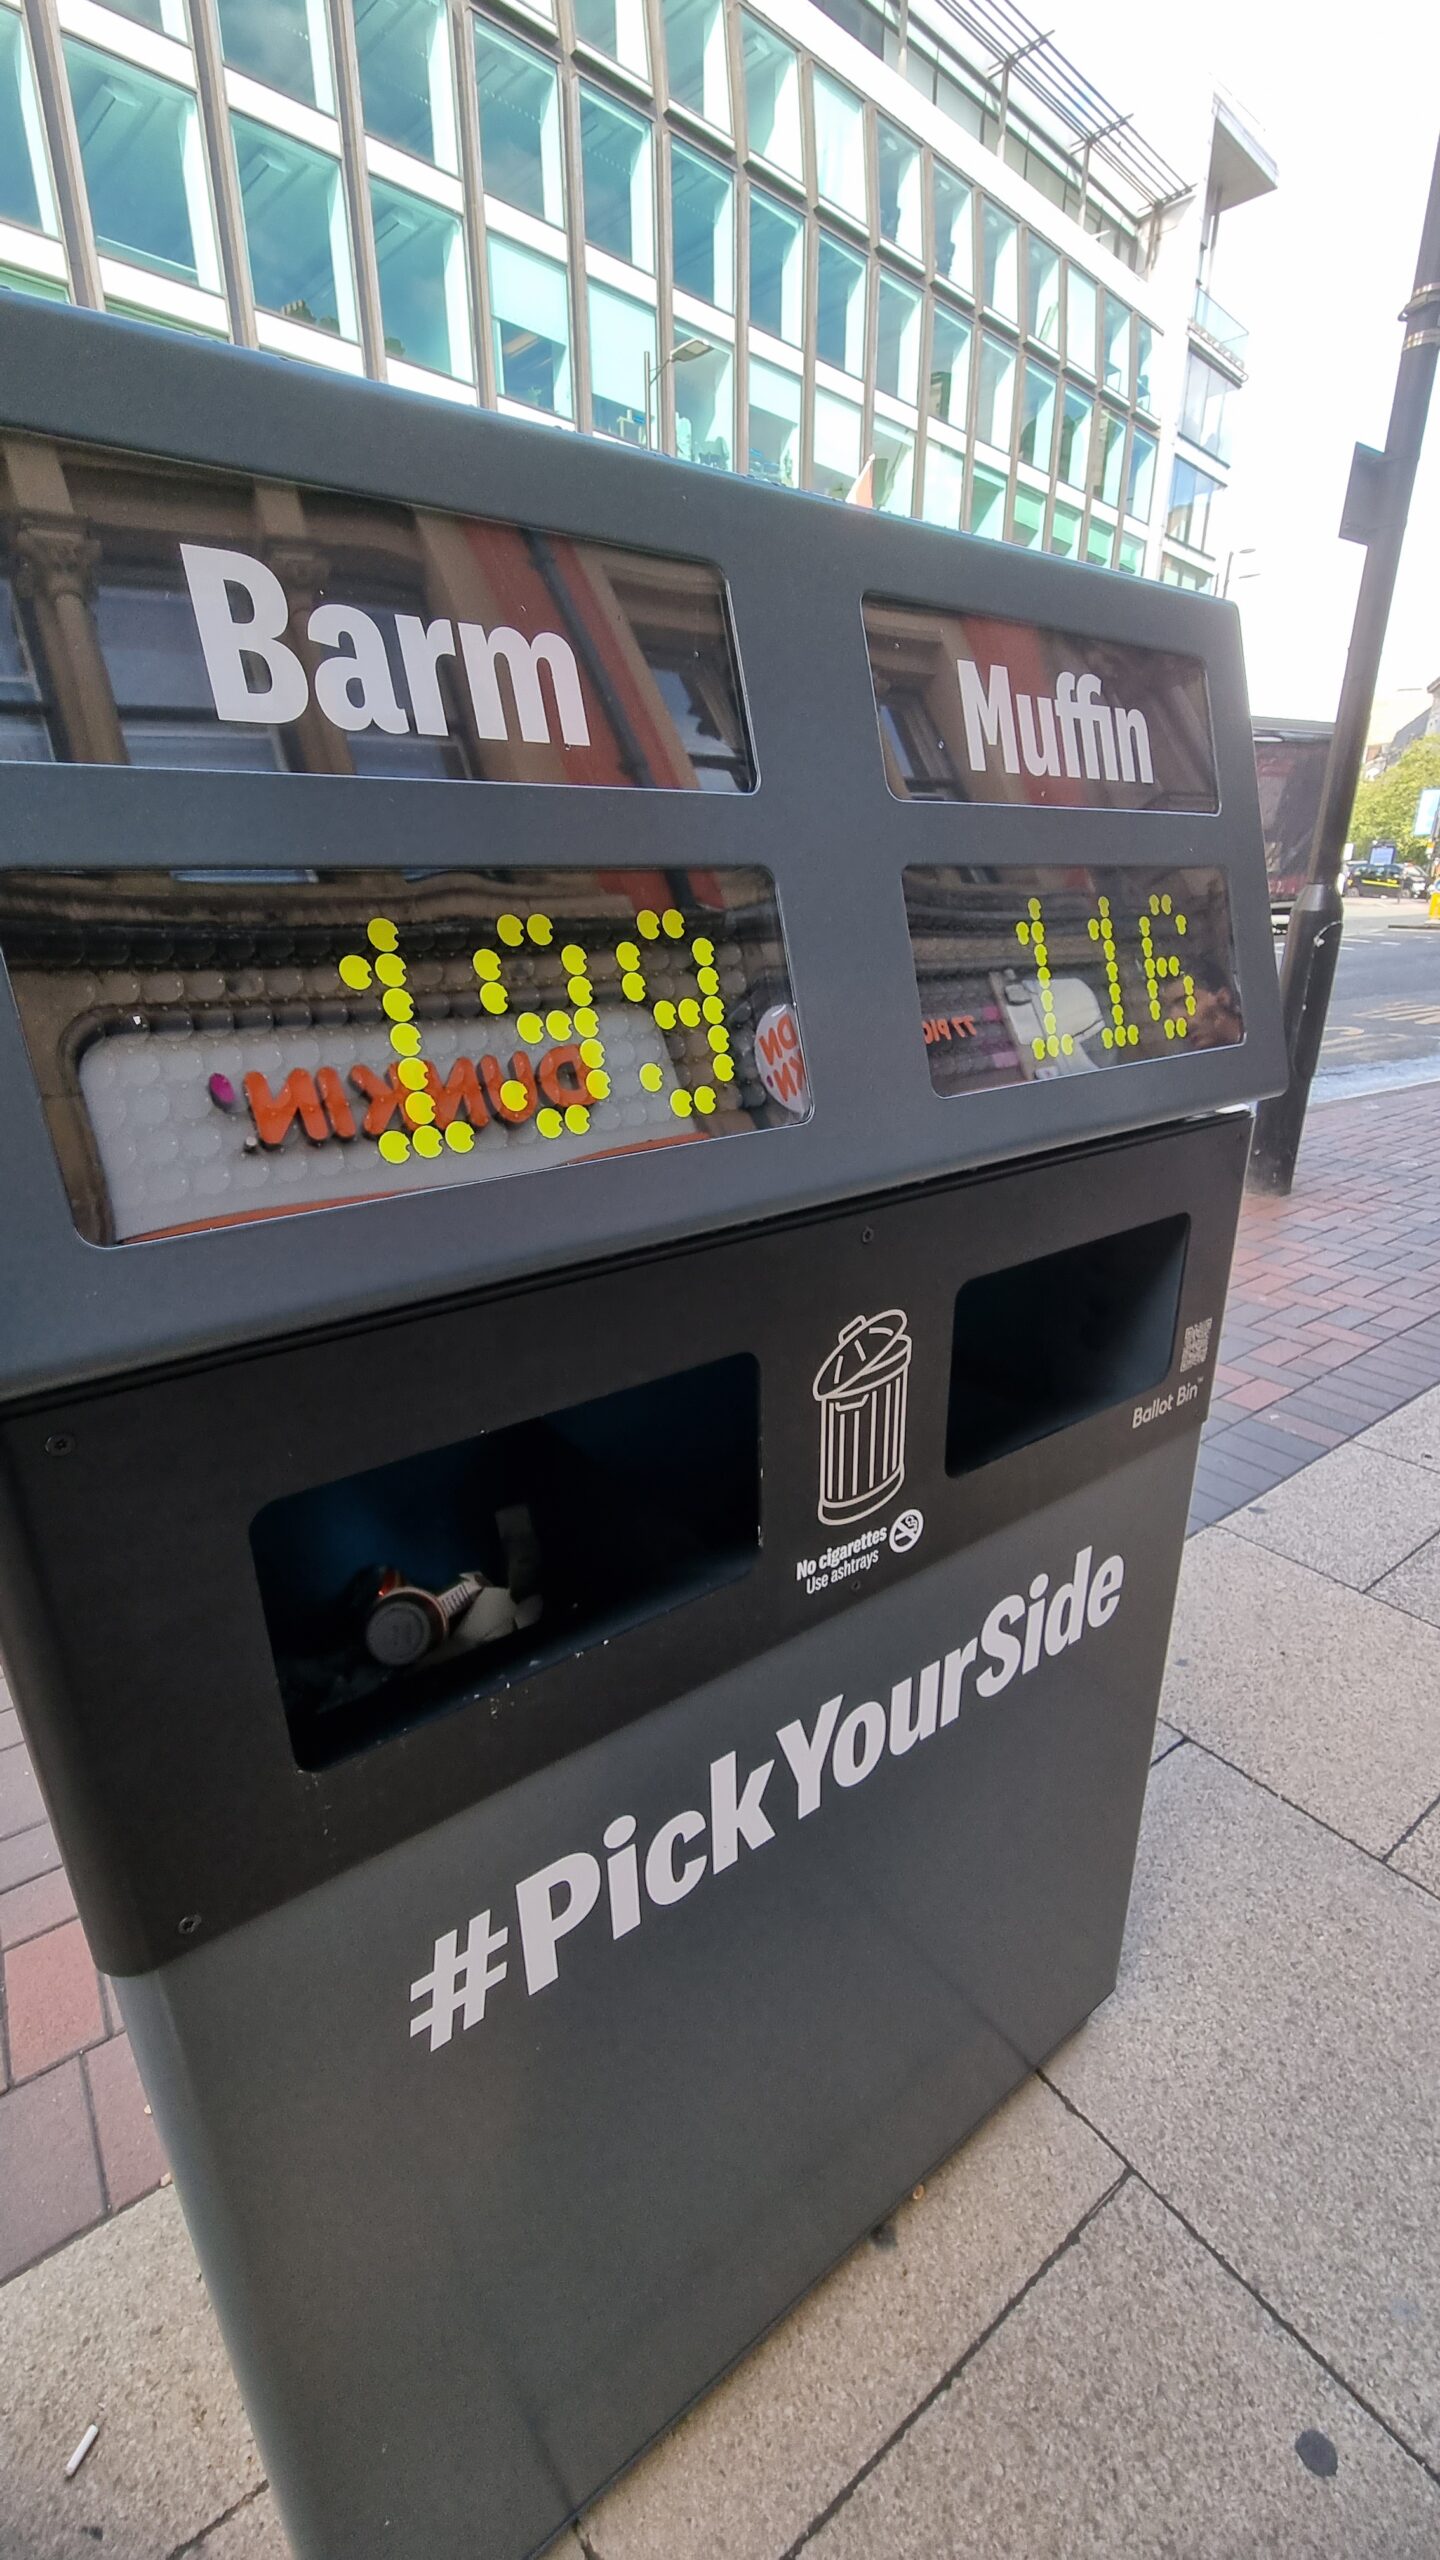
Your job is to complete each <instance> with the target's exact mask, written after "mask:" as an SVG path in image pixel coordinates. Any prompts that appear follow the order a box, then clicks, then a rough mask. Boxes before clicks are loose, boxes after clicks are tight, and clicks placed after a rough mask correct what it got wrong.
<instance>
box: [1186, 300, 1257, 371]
mask: <svg viewBox="0 0 1440 2560" xmlns="http://www.w3.org/2000/svg"><path fill="white" fill-rule="evenodd" d="M1190 318H1191V325H1192V327H1193V328H1194V330H1195V332H1196V335H1197V336H1198V337H1201V338H1203V339H1204V341H1205V343H1206V345H1207V346H1208V347H1213V348H1214V350H1215V353H1216V354H1217V355H1218V356H1222V357H1223V358H1224V360H1225V362H1226V363H1227V364H1228V365H1229V367H1230V369H1231V371H1232V372H1233V373H1237V374H1243V373H1244V371H1245V350H1246V348H1247V347H1248V346H1249V344H1250V332H1249V330H1248V329H1246V328H1243V327H1242V326H1241V323H1240V322H1239V321H1238V320H1237V319H1235V318H1234V317H1233V315H1232V314H1231V313H1230V312H1228V311H1227V310H1225V309H1224V307H1223V305H1222V304H1220V303H1218V302H1217V301H1216V300H1215V298H1214V295H1213V294H1209V293H1206V292H1205V291H1204V290H1203V288H1202V287H1201V286H1199V285H1197V286H1196V288H1195V308H1194V310H1193V311H1192V313H1191V315H1190Z"/></svg>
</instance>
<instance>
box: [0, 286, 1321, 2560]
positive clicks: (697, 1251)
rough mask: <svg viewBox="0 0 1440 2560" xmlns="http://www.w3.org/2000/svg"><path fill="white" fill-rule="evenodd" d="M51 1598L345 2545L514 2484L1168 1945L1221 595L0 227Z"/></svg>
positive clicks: (236, 2298) (1258, 1030)
mask: <svg viewBox="0 0 1440 2560" xmlns="http://www.w3.org/2000/svg"><path fill="white" fill-rule="evenodd" d="M0 384H3V386H4V389H3V394H0V400H3V425H0V581H3V583H0V644H3V647H4V649H5V650H6V652H7V654H6V656H5V661H4V663H5V664H6V665H7V666H8V667H10V668H12V669H13V670H15V673H14V674H13V676H12V677H11V678H10V679H9V692H8V696H7V702H6V716H7V717H9V718H10V720H11V725H10V727H9V728H8V729H5V730H3V732H0V734H3V737H5V738H8V740H9V745H8V746H3V747H0V958H3V963H4V988H3V992H0V1073H3V1090H4V1093H5V1096H6V1102H5V1109H4V1113H3V1115H0V1183H3V1194H4V1198H5V1201H6V1216H5V1219H4V1221H3V1227H0V1287H3V1294H4V1303H5V1307H6V1324H5V1326H4V1328H3V1333H0V1626H3V1640H4V1650H5V1655H6V1659H7V1662H8V1664H9V1667H10V1670H11V1674H12V1678H13V1682H14V1688H15V1694H16V1699H17V1703H18V1706H19V1709H20V1713H21V1717H22V1719H23V1722H24V1726H25V1730H26V1732H27V1734H28V1736H29V1739H30V1743H31V1747H32V1750H33V1753H34V1757H35V1761H36V1765H37V1768H38V1770H39V1772H40V1777H41V1783H42V1785H43V1787H44V1790H45V1793H46V1797H47V1801H48V1803H49V1806H50V1808H51V1810H52V1812H53V1816H54V1820H55V1824H56V1828H57V1832H58V1835H59V1837H60V1839H61V1842H62V1844H63V1848H64V1853H65V1857H66V1861H67V1864H68V1866H69V1870H70V1873H71V1876H72V1878H73V1881H74V1886H75V1891H76V1895H77V1899H78V1901H79V1904H80V1908H81V1911H82V1914H83V1917H84V1920H85V1924H86V1927H87V1929H88V1931H89V1934H90V1939H91V1943H92V1945H93V1947H94V1950H95V1954H96V1957H97V1960H98V1961H99V1963H100V1964H101V1965H102V1966H104V1967H105V1968H106V1969H107V1971H109V1972H110V1973H112V1974H113V1975H114V1976H115V1977H116V1982H117V1988H118V1997H119V2001H120V2005H121V2009H122V2011H123V2015H124V2018H125V2022H126V2025H127V2028H128V2030H129V2032H130V2035H131V2037H132V2039H133V2042H134V2047H135V2051H136V2054H137V2056H138V2059H139V2063H140V2068H141V2071H142V2074H143V2076H144V2080H145V2085H146V2089H147V2091H148V2093H149V2096H150V2099H151V2102H152V2104H153V2107H154V2111H155V2116H156V2119H157V2122H158V2124H159V2126H160V2129H161V2131H162V2133H163V2135H164V2138H165V2141H166V2144H167V2146H168V2149H169V2153H170V2157H171V2159H172V2161H173V2163H174V2168H175V2177H176V2184H177V2187H178V2190H179V2195H180V2199H181V2202H182V2204H183V2207H184V2210H185V2214H186V2217H187V2220H188V2222H189V2226H190V2229H191V2231H192V2233H193V2236H194V2239H195V2244H196V2247H197V2249H198V2251H199V2254H200V2258H201V2262H202V2265H203V2267H204V2270H205V2275H206V2280H207V2283H208V2285H209V2288H210V2292H211V2295H212V2298H213V2300H214V2304H215V2308H216V2311H217V2313H218V2315H219V2319H220V2322H221V2326H222V2328H223V2330H224V2334H225V2338H226V2342H227V2345H228V2348H229V2351H230V2354H231V2356H232V2358H233V2360H234V2364H235V2367H236V2370H237V2373H238V2375H239V2378H240V2381H241V2385H242V2388H243V2391H244V2394H245V2398H246V2402H247V2405H248V2408H249V2411H250V2414H251V2416H252V2418H253V2421H254V2425H255V2429H256V2433H257V2436H258V2438H259V2442H260V2446H261V2451H262V2456H263V2459H264V2462H265V2464H266V2467H267V2470H268V2472H269V2475H270V2478H271V2480H272V2482H273V2484H274V2489H275V2495H276V2498H277V2501H278V2504H279V2508H280V2511H281V2514H282V2516H283V2519H284V2522H285V2526H286V2529H287V2531H288V2533H289V2535H290V2538H291V2541H292V2543H293V2545H294V2548H295V2550H296V2552H297V2554H299V2555H301V2560H371V2556H372V2555H375V2556H376V2560H378V2555H381V2554H384V2555H387V2560H400V2555H413V2560H473V2555H474V2554H475V2553H476V2552H478V2551H484V2552H485V2553H487V2554H490V2555H493V2556H494V2560H520V2555H523V2554H526V2553H529V2552H532V2551H535V2550H537V2549H538V2548H539V2547H540V2546H542V2545H543V2544H544V2543H545V2541H546V2540H547V2539H548V2538H549V2537H550V2536H552V2535H553V2534H554V2533H555V2532H557V2531H558V2530H559V2529H560V2528H561V2527H562V2526H563V2524H564V2523H565V2521H566V2519H567V2518H568V2517H570V2516H571V2515H572V2514H574V2513H575V2512H576V2511H577V2510H579V2509H580V2508H582V2507H583V2506H584V2504H585V2502H586V2501H587V2500H589V2499H590V2498H592V2497H593V2496H594V2494H595V2493H596V2492H597V2491H598V2490H599V2489H600V2488H601V2487H602V2486H603V2485H604V2484H605V2482H606V2481H607V2480H609V2479H610V2478H612V2477H613V2476H614V2475H615V2473H616V2472H617V2471H618V2470H620V2469H621V2468H622V2466H623V2465H624V2464H626V2463H627V2462H628V2461H630V2460H631V2459H632V2458H633V2457H634V2456H635V2454H636V2453H637V2452H639V2451H640V2450H641V2448H643V2447H644V2446H645V2445H646V2444H647V2443H649V2442H650V2441H652V2440H653V2439H654V2438H655V2436H656V2435H657V2434H658V2433H659V2432H660V2431H661V2430H662V2429H663V2428H664V2427H666V2426H667V2425H668V2424H669V2423H671V2422H672V2421H673V2420H674V2419H675V2418H676V2417H677V2416H678V2415H679V2414H680V2413H681V2412H682V2411H683V2410H684V2409H685V2408H686V2407H687V2405H689V2404H690V2403H691V2402H692V2401H693V2400H694V2399H695V2398H696V2396H697V2395H698V2394H700V2393H701V2392H703V2391H704V2390H705V2389H706V2388H707V2386H709V2385H710V2384H711V2383H712V2382H714V2381H715V2379H716V2378H717V2376H719V2375H720V2374H721V2373H723V2372H724V2371H725V2369H726V2368H727V2367H728V2366H729V2365H730V2364H732V2363H733V2362H734V2361H735V2359H736V2358H737V2357H738V2356H740V2355H741V2354H743V2352H744V2351H745V2349H746V2348H747V2347H748V2346H749V2345H750V2344H751V2343H752V2342H753V2341H754V2340H755V2339H756V2338H757V2337H759V2336H760V2335H761V2334H762V2333H763V2332H764V2331H765V2330H766V2329H767V2327H768V2326H769V2325H770V2324H771V2323H773V2322H774V2321H775V2320H777V2319H778V2318H779V2317H780V2316H781V2315H782V2314H783V2313H784V2312H785V2311H786V2309H787V2308H788V2307H789V2306H790V2305H791V2304H793V2303H794V2302H795V2301H797V2300H798V2299H799V2297H800V2296H801V2295H802V2294H803V2293H804V2292H805V2290H806V2288H807V2287H809V2286H811V2285H813V2284H814V2283H815V2282H816V2280H817V2279H818V2278H819V2277H820V2276H821V2275H822V2274H823V2273H824V2272H825V2270H826V2269H827V2268H828V2267H830V2266H831V2265H833V2264H834V2262H835V2261H836V2260H837V2259H838V2258H839V2257H840V2256H841V2255H842V2253H843V2252H844V2251H845V2250H846V2249H848V2248H849V2247H850V2246H852V2245H853V2243H854V2242H855V2241H856V2240H857V2239H858V2238H860V2237H861V2236H862V2235H863V2234H864V2233H865V2232H867V2231H868V2230H870V2229H872V2228H874V2227H875V2226H876V2225H877V2224H879V2223H880V2222H881V2221H882V2220H883V2219H884V2217H885V2216H886V2215H887V2214H888V2212H889V2211H890V2210H891V2208H892V2207H893V2206H894V2204H895V2203H896V2201H897V2199H898V2198H900V2197H901V2196H903V2195H904V2194H906V2193H907V2192H908V2191H909V2190H910V2189H911V2188H912V2187H913V2186H914V2185H915V2183H916V2181H917V2180H919V2179H921V2178H923V2177H924V2176H925V2175H926V2174H927V2172H928V2171H929V2170H930V2169H931V2168H932V2167H934V2165H935V2164H936V2163H938V2162H939V2161H940V2160H942V2159H943V2158H944V2157H945V2156H946V2155H947V2154H949V2153H950V2152H951V2151H953V2150H954V2149H955V2147H956V2145H957V2144H959V2143H960V2142H961V2141H962V2140H963V2139H964V2137H965V2136H966V2134H967V2133H968V2132H969V2131H970V2130H971V2129H972V2128H973V2127H974V2126H975V2125H976V2124H977V2123H978V2122H979V2121H980V2120H981V2119H982V2118H983V2117H984V2116H985V2115H986V2114H987V2113H988V2112H989V2111H990V2110H991V2109H992V2108H993V2107H994V2106H995V2105H996V2104H997V2103H998V2102H999V2100H1000V2099H1002V2098H1003V2097H1004V2095H1005V2094H1006V2092H1007V2091H1008V2090H1010V2089H1011V2088H1013V2087H1014V2086H1015V2085H1016V2083H1017V2082H1018V2081H1020V2080H1021V2079H1022V2078H1023V2077H1024V2075H1025V2074H1026V2073H1027V2072H1029V2071H1030V2070H1032V2069H1033V2068H1034V2067H1035V2065H1036V2064H1037V2063H1039V2062H1041V2061H1043V2059H1044V2057H1045V2056H1046V2055H1047V2054H1048V2053H1049V2052H1050V2051H1051V2050H1052V2049H1053V2048H1054V2047H1055V2046H1056V2045H1057V2044H1058V2043H1059V2042H1060V2040H1061V2039H1062V2038H1063V2037H1064V2036H1066V2035H1068V2034H1069V2033H1070V2032H1071V2031H1072V2029H1074V2028H1075V2027H1076V2026H1077V2025H1078V2024H1079V2023H1080V2021H1081V2020H1082V2019H1083V2018H1084V2017H1085V2016H1086V2014H1087V2013H1088V2012H1089V2010H1090V2009H1091V2008H1092V2007H1093V2006H1094V2005H1095V2003H1096V2002H1097V2001H1099V2000H1101V1999H1103V1998H1104V1996H1105V1994H1106V1993H1107V1992H1108V1990H1109V1989H1110V1987H1111V1985H1112V1983H1113V1981H1114V1978H1115V1971H1116V1965H1117V1961H1118V1955H1119V1948H1120V1941H1121V1932H1122V1927H1123V1923H1124V1917H1125V1907H1126V1897H1127V1892H1128V1888H1129V1880H1130V1873H1131V1866H1132V1860H1133V1855H1134V1848H1135V1840H1136V1832H1137V1826H1138V1820H1139V1813H1140V1805H1141V1798H1142V1793H1143V1789H1144V1783H1145V1771H1146V1766H1147V1759H1148V1752H1149V1747H1150V1741H1151V1735H1152V1731H1153V1726H1154V1720H1155V1711H1156V1701H1157V1697H1158V1694H1159V1686H1160V1679H1161V1672H1162V1666H1163V1660H1164V1653H1165V1644H1166V1635H1167V1629H1168V1624H1169V1617H1170V1610H1171V1603H1172V1598H1173V1592H1174V1586H1175V1579H1176V1572H1177V1568H1178V1563H1179V1558H1180V1552H1181V1542H1182V1537H1183V1533H1184V1527H1185V1518H1186V1510H1187V1503H1188V1498H1189V1490H1190V1482H1191V1475H1192V1470H1193V1464H1194V1458H1195V1451H1196V1446H1197V1442H1198V1438H1199V1432H1200V1425H1201V1421H1202V1419H1203V1416H1204V1413H1205V1408H1206V1400H1207V1396H1208V1392H1209V1385H1210V1380H1211V1378H1212V1376H1213V1374H1214V1365H1215V1359H1216V1354H1217V1347H1218V1337H1219V1323H1220V1317H1221V1312H1222V1308H1223V1304H1224V1295H1225V1287H1226V1279H1227V1272H1228V1266H1229V1260H1230V1254H1231V1248H1232V1241H1233V1235H1234V1227H1235V1220H1236V1215H1237V1210H1238V1203H1239V1198H1240V1185H1241V1178H1242V1174H1243V1169H1244V1162H1245V1155H1246V1149H1247V1145H1248V1139H1249V1128H1250V1122H1249V1115H1248V1109H1247V1106H1248V1105H1249V1104H1250V1103H1251V1102H1252V1101H1253V1100H1254V1099H1255V1098H1256V1097H1257V1096H1259V1095H1262V1094H1265V1093H1268V1092H1272V1091H1274V1090H1275V1089H1276V1087H1277V1086H1278V1085H1279V1084H1280V1083H1281V1081H1282V1079H1283V1057H1282V1049H1281V1041H1280V1032H1279V1025H1278V1020H1277V1006H1276V988H1275V974H1274V967H1273V961H1272V957H1271V950H1270V936H1269V913H1268V904H1267V896H1266V883H1265V870H1264V861H1263V855H1262V848H1261V839H1260V831H1259V826H1258V822H1257V809H1256V792H1255V777H1254V765H1253V759H1252V755H1251V749H1250V732H1249V725H1248V720H1247V716H1246V705H1245V698H1244V690H1243V683H1242V677H1241V670H1240V653H1239V645H1238V639H1237V634H1236V625H1235V619H1234V615H1233V612H1232V610H1231V609H1230V608H1229V607H1227V606H1225V605H1223V604H1217V603H1215V602H1213V601H1209V600H1206V599H1204V598H1200V597H1196V596H1193V595H1189V594H1182V593H1180V592H1177V591H1175V590H1173V589H1170V588H1162V587H1159V586H1152V585H1147V584H1141V583H1139V582H1136V581H1132V580H1130V579H1127V578H1120V577H1111V576H1108V575H1106V574H1103V573H1100V572H1095V571H1091V570H1088V569H1083V568H1079V567H1077V566H1073V565H1070V564H1067V563H1064V562H1061V561H1057V560H1050V559H1045V558H1039V557H1030V556H1027V555H1025V554H1023V553H1018V552H1011V551H1009V550H1007V549H1005V548H1004V547H1003V546H999V545H992V544H988V543H979V542H975V543H972V542H968V541H964V540H960V539H957V538H956V537H954V536H952V535H946V534H941V533H939V532H936V531H933V530H928V529H926V528H923V527H921V526H918V525H910V524H903V523H898V522H896V521H894V520H892V519H889V518H886V517H883V516H878V515H871V514H869V513H867V512H863V511H860V510H854V509H848V510H847V509H844V508H840V507H835V506H832V505H828V504H826V503H824V502H821V501H816V500H808V499H803V498H800V497H797V496H795V495H788V494H783V493H778V492H774V491H770V490H766V489H763V488H756V487H750V486H747V485H746V484H745V483H744V482H743V481H739V480H732V479H730V478H728V477H727V476H725V475H722V474H719V473H714V472H707V471H700V470H688V469H684V468H681V467H679V466H677V465H675V464H671V463H669V462H663V461H657V460H651V459H649V458H647V457H643V456H639V455H636V454H633V453H630V452H626V451H624V450H621V449H618V448H615V447H607V446H606V445H604V444H602V443H600V442H598V441H596V442H591V441H588V440H585V439H576V438H572V437H563V436H558V435H555V434H554V433H553V432H551V431H547V430H543V429H540V428H536V429H530V428H527V427H525V426H523V425H518V424H514V423H511V422H509V421H505V420H500V419H497V418H493V417H486V416H482V415H478V414H474V413H464V412H461V411H459V410H452V409H449V408H440V407H438V406H431V405H429V404H427V403H425V402H423V401H417V400H413V399H410V398H407V397H405V396H403V395H401V394H398V393H390V392H386V391H382V390H378V389H375V388H371V387H365V386H360V385H355V384H351V383H347V382H344V381H342V380H340V379H338V378H331V377H328V376H326V377H322V376H320V375H317V374H313V373H310V372H308V371H306V370H305V369H302V368H300V367H298V366H296V367H286V366H284V365H280V364H278V363H274V362H271V361H268V360H265V359H263V358H256V357H250V356H245V355H241V354H237V353H232V352H228V351H216V350H212V349H209V348H207V347H205V346H203V345H202V344H201V343H199V342H198V341H195V340H188V341H187V340H183V339H180V338H178V337H177V338H175V339H173V340H172V339H169V338H166V337H163V336H161V335H159V334H158V333H153V332H150V331H147V330H145V329H143V328H140V327H133V326H131V325H129V324H126V323H123V322H118V321H109V320H101V319H97V318H90V317H82V316H80V315H77V314H74V313H70V312H62V311H57V310H53V309H49V308H44V307H41V306H38V305H37V306H34V307H24V306H21V305H18V304H16V305H9V304H0Z"/></svg>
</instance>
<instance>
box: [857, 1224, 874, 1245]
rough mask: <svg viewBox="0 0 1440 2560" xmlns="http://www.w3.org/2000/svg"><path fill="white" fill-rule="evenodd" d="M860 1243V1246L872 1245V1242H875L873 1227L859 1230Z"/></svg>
mask: <svg viewBox="0 0 1440 2560" xmlns="http://www.w3.org/2000/svg"><path fill="white" fill-rule="evenodd" d="M860 1241H861V1243H862V1244H873V1243H874V1241H875V1230H874V1228H873V1227H862V1228H861V1230H860Z"/></svg>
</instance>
